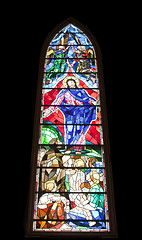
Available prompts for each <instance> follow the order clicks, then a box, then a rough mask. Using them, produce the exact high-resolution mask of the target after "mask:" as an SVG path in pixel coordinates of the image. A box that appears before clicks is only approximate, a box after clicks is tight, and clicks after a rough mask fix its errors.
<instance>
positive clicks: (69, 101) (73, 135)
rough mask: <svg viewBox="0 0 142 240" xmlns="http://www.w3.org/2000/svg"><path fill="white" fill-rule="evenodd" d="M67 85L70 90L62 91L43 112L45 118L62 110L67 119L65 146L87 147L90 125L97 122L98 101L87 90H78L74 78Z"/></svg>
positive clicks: (70, 78)
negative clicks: (86, 137)
mask: <svg viewBox="0 0 142 240" xmlns="http://www.w3.org/2000/svg"><path fill="white" fill-rule="evenodd" d="M66 84H67V87H68V88H67V89H62V90H61V91H60V93H59V94H58V95H57V97H56V99H55V100H54V101H53V102H52V104H51V106H50V107H49V108H47V109H45V110H44V111H43V117H44V118H46V117H48V116H49V115H50V114H51V113H53V112H54V111H56V110H57V109H60V111H61V112H62V113H63V115H64V119H65V137H64V138H65V144H67V145H75V144H76V145H85V144H86V141H85V135H86V133H87V131H88V129H89V124H90V123H91V121H92V120H96V115H97V114H96V106H94V105H96V99H95V98H92V97H90V96H89V95H88V93H87V91H86V90H84V89H80V88H78V87H77V84H76V79H75V78H74V77H72V76H71V77H69V79H68V80H67V82H66ZM52 105H54V106H52ZM80 105H81V106H80ZM74 124H75V125H74ZM79 124H81V125H79ZM84 124H85V125H84ZM82 149H83V148H81V149H80V150H82Z"/></svg>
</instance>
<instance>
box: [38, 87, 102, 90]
mask: <svg viewBox="0 0 142 240" xmlns="http://www.w3.org/2000/svg"><path fill="white" fill-rule="evenodd" d="M42 89H52V90H53V89H54V90H55V89H58V90H62V89H66V88H46V87H44V88H42ZM69 89H87V90H100V88H69Z"/></svg>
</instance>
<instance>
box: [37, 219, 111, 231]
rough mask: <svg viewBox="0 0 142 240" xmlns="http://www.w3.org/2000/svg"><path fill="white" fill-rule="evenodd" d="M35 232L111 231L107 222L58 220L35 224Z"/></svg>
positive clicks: (39, 221)
mask: <svg viewBox="0 0 142 240" xmlns="http://www.w3.org/2000/svg"><path fill="white" fill-rule="evenodd" d="M33 230H36V231H45V230H46V231H50V232H52V231H54V232H62V231H66V232H68V231H69V232H72V231H73V232H106V231H110V227H109V222H108V221H107V220H103V221H102V220H95V221H94V220H93V221H88V220H87V221H83V220H70V221H69V220H58V221H51V220H50V221H46V220H38V219H37V221H35V220H34V222H33Z"/></svg>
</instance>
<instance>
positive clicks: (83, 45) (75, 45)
mask: <svg viewBox="0 0 142 240" xmlns="http://www.w3.org/2000/svg"><path fill="white" fill-rule="evenodd" d="M50 46H76V47H77V46H86V47H89V46H92V47H93V45H92V44H89V45H86V44H50V45H49V47H50Z"/></svg>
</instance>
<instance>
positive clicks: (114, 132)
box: [8, 1, 131, 239]
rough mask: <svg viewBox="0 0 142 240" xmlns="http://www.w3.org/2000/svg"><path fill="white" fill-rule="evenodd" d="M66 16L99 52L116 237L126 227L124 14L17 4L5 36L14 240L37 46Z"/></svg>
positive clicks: (22, 198) (24, 185)
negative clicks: (10, 111) (13, 146)
mask: <svg viewBox="0 0 142 240" xmlns="http://www.w3.org/2000/svg"><path fill="white" fill-rule="evenodd" d="M54 5H55V6H54ZM14 13H15V14H14ZM68 17H73V18H75V19H77V20H78V21H80V22H81V23H82V24H84V25H85V26H86V27H87V28H88V29H89V30H90V31H91V32H92V33H93V35H94V36H95V37H96V39H97V41H98V43H99V45H100V49H101V51H102V62H103V73H104V83H105V93H106V106H107V114H108V127H109V138H110V147H111V162H112V171H113V183H114V195H115V207H116V217H117V225H118V237H119V239H121V237H122V236H123V237H124V232H125V229H124V228H123V226H124V225H123V224H124V222H125V217H124V207H125V206H124V204H123V201H124V195H123V190H124V189H125V186H126V185H127V183H126V182H125V181H124V180H126V175H125V166H126V165H127V161H128V159H126V158H125V154H123V152H124V151H125V148H124V145H125V135H124V132H125V126H126V124H125V115H124V112H125V114H126V115H127V113H126V111H127V110H126V106H127V105H126V104H125V103H124V102H125V100H126V99H125V98H126V95H125V90H126V86H127V81H128V80H127V79H126V78H125V72H126V71H127V67H126V55H127V53H126V49H127V43H128V41H127V40H128V38H127V32H128V29H129V28H130V27H131V26H130V23H129V21H128V20H127V16H126V15H125V11H124V12H123V9H121V10H120V9H119V8H118V6H117V5H115V6H111V9H110V8H109V7H108V6H106V8H105V7H103V8H102V6H99V7H98V6H96V3H95V1H94V6H93V9H92V7H90V6H89V5H85V3H84V6H80V3H79V6H78V7H73V3H72V2H69V3H68V4H62V3H61V4H60V5H59V6H56V2H54V3H53V4H47V5H44V4H43V5H42V6H41V5H40V6H39V5H36V8H35V5H34V6H30V7H29V6H23V5H20V6H19V7H18V9H17V10H16V11H15V12H13V17H12V18H11V21H9V25H8V27H9V30H11V31H10V32H8V35H9V34H10V35H9V36H10V41H9V45H8V46H9V52H8V56H9V62H10V66H11V64H12V63H13V64H14V70H13V69H8V70H9V72H8V79H9V84H10V86H12V89H11V87H10V88H9V91H10V93H12V100H14V106H15V107H14V110H13V115H14V116H15V117H14V123H15V127H14V128H13V130H14V134H15V132H17V134H16V136H15V139H16V140H15V143H16V149H15V150H14V154H15V155H17V156H18V158H17V160H16V161H15V165H16V169H17V171H16V175H15V185H16V186H17V187H16V193H17V194H18V196H19V197H18V200H17V195H16V197H15V198H14V199H15V200H14V203H16V204H15V208H14V212H15V211H16V219H17V221H16V228H15V223H13V225H14V226H13V225H12V226H13V230H14V231H15V233H14V234H16V235H17V237H18V239H24V234H25V233H24V231H25V230H24V225H25V222H26V216H25V212H26V209H27V203H28V190H29V180H30V159H31V148H32V135H33V123H34V111H35V99H36V88H37V80H38V66H39V56H40V51H41V47H42V44H43V42H44V40H45V38H46V36H47V35H48V34H49V33H50V31H51V30H52V29H53V28H54V27H56V25H57V24H59V23H60V22H62V21H64V20H65V19H66V18H68ZM8 103H9V106H10V103H11V97H10V98H8ZM12 118H13V117H12ZM17 150H18V154H17V152H16V151H17ZM15 155H14V156H15ZM123 182H124V184H123ZM13 197H14V196H13ZM19 214H20V215H19ZM122 216H123V217H122ZM122 234H123V235H122Z"/></svg>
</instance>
